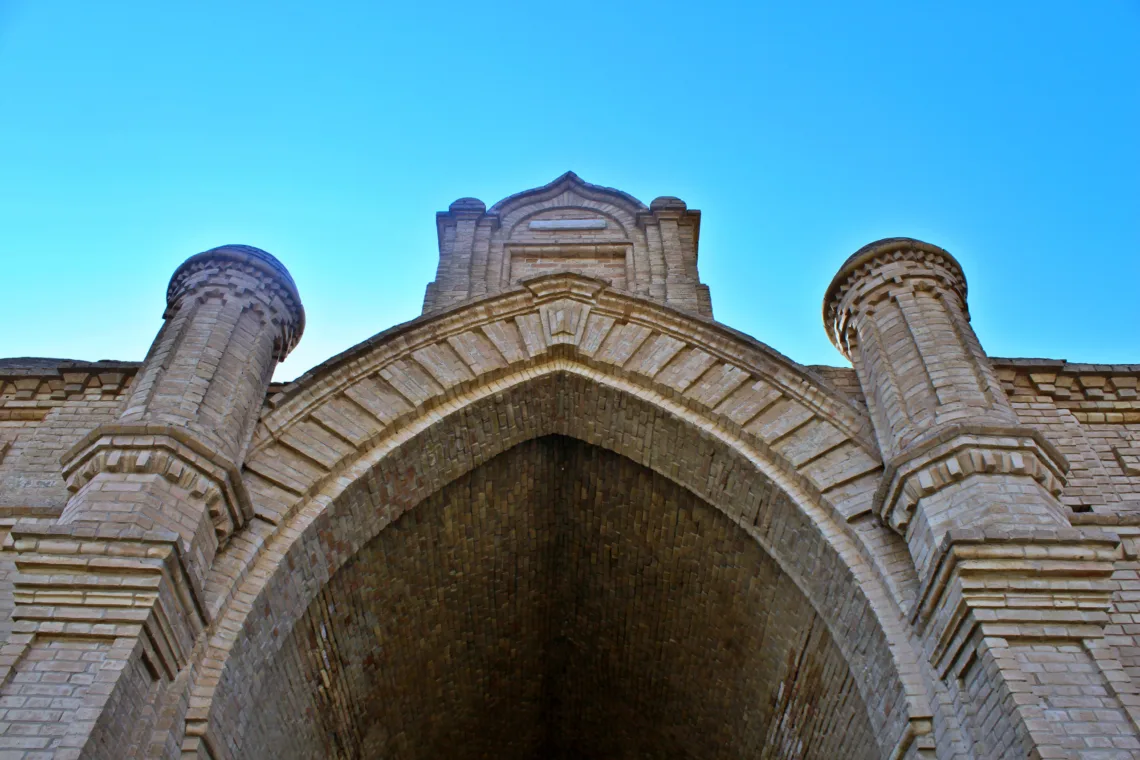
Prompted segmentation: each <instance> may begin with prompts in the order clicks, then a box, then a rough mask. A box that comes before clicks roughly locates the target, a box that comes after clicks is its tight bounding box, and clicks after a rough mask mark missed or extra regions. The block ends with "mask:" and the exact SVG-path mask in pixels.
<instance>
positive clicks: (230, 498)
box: [61, 245, 305, 580]
mask: <svg viewBox="0 0 1140 760" xmlns="http://www.w3.org/2000/svg"><path fill="white" fill-rule="evenodd" d="M166 296H167V308H166V312H165V314H164V315H163V316H164V318H165V320H166V322H165V324H164V325H163V327H162V329H161V330H160V331H159V333H158V336H157V337H156V338H155V340H154V343H153V344H152V346H151V349H150V352H149V354H148V355H147V357H146V360H145V361H144V362H143V366H142V367H141V368H140V370H139V372H138V374H137V376H136V377H135V380H134V382H133V384H132V387H131V392H130V395H129V397H128V399H127V403H126V406H125V407H124V409H123V411H122V413H121V414H120V415H119V418H118V420H117V421H116V422H115V423H112V424H108V425H102V426H100V427H99V428H97V429H96V430H94V431H92V432H91V433H90V434H88V435H87V436H86V437H85V438H84V439H83V440H81V441H80V442H79V443H78V444H77V445H76V446H75V447H73V448H72V450H71V451H69V452H68V454H66V455H65V456H64V476H65V477H66V479H67V484H68V488H69V489H70V490H71V491H72V492H73V495H72V497H71V499H70V500H69V502H68V504H67V507H66V508H65V509H64V512H63V515H62V516H61V522H65V523H69V522H93V523H100V524H108V523H118V524H129V525H135V526H137V527H139V528H142V529H144V530H154V529H166V530H170V531H173V532H175V533H177V534H178V536H179V537H180V539H181V541H182V545H183V550H184V552H185V553H186V555H187V559H188V562H189V564H190V566H191V567H192V575H194V576H195V577H196V579H197V580H200V579H201V578H202V577H204V573H205V572H206V570H208V568H209V565H210V563H211V562H212V560H213V557H214V555H215V554H216V552H217V550H218V548H219V546H220V545H222V544H224V543H225V541H226V540H227V539H228V538H229V536H230V535H232V534H233V532H234V531H236V530H237V529H238V528H240V527H241V526H242V525H243V524H244V523H245V522H246V520H248V519H249V518H250V517H251V516H252V507H251V506H250V503H249V498H248V496H247V495H246V493H245V489H244V486H243V485H242V480H241V476H240V468H241V465H242V461H243V459H244V456H245V450H246V447H247V446H248V444H249V441H250V438H251V437H252V435H253V430H254V426H255V425H256V424H257V419H258V415H259V413H260V410H261V406H262V403H263V402H264V400H265V394H266V391H267V389H268V386H269V381H270V378H271V377H272V375H273V370H274V368H275V367H276V366H277V363H278V362H280V361H281V360H282V359H284V358H285V356H286V355H287V354H288V353H289V352H290V351H291V350H292V349H293V347H294V346H295V345H296V344H297V341H298V340H299V339H300V337H301V332H302V330H303V329H304V325H305V312H304V310H303V308H302V307H301V299H300V297H299V296H298V294H297V287H296V285H295V284H294V283H293V278H292V277H290V276H289V273H288V271H286V269H285V267H284V266H282V265H281V263H280V262H279V261H277V259H275V258H273V257H272V256H270V255H269V254H268V253H266V252H265V251H262V250H259V249H257V248H252V247H250V246H244V245H227V246H222V247H220V248H214V249H212V250H209V251H206V252H204V253H199V254H197V255H196V256H192V257H190V258H189V259H187V260H186V262H185V263H183V264H182V266H180V267H178V269H177V270H176V271H175V273H174V276H173V278H171V281H170V286H169V288H168V289H167V294H166Z"/></svg>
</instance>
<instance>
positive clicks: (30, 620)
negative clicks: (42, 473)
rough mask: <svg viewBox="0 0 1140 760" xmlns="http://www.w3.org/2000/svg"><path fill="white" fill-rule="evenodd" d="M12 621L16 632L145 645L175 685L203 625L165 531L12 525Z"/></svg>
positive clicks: (174, 539)
mask: <svg viewBox="0 0 1140 760" xmlns="http://www.w3.org/2000/svg"><path fill="white" fill-rule="evenodd" d="M11 541H12V547H13V549H14V550H15V554H16V556H15V564H16V569H17V576H16V580H15V585H14V594H13V597H14V601H15V609H14V610H13V615H12V619H13V621H15V623H16V627H17V628H18V629H19V631H20V632H21V633H32V634H39V635H67V636H74V637H79V638H105V639H114V638H122V637H137V636H140V635H141V637H142V639H143V646H144V653H145V656H146V657H147V660H148V665H149V666H150V667H151V668H152V669H154V670H156V672H157V671H158V670H159V669H161V671H162V672H164V673H165V674H166V677H167V678H173V677H174V676H175V675H176V674H177V673H178V671H179V670H181V669H182V667H184V666H185V665H186V664H187V662H188V661H189V657H190V653H191V650H192V648H193V645H194V640H195V639H196V637H197V636H198V634H199V633H201V631H202V630H203V629H204V628H205V627H206V624H207V622H208V621H207V618H206V614H205V612H204V607H203V606H202V604H201V600H200V598H199V596H198V593H197V592H196V591H195V589H194V586H193V583H192V582H191V576H190V574H189V573H188V572H187V569H186V566H185V564H184V563H183V559H182V555H181V552H180V551H179V548H178V537H177V536H176V535H175V534H173V533H171V532H169V531H142V530H139V529H137V528H134V527H125V528H119V527H115V526H99V527H97V528H96V527H93V526H71V525H41V524H36V523H28V522H17V523H16V524H15V525H14V526H13V528H12V532H11Z"/></svg>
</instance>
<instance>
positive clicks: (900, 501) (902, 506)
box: [874, 425, 1068, 535]
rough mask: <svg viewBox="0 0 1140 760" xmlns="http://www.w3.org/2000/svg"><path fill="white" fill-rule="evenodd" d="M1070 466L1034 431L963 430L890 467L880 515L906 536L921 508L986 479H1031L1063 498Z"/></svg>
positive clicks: (878, 498)
mask: <svg viewBox="0 0 1140 760" xmlns="http://www.w3.org/2000/svg"><path fill="white" fill-rule="evenodd" d="M1067 470H1068V463H1067V462H1066V461H1065V458H1064V457H1063V456H1062V455H1061V454H1060V452H1058V451H1057V450H1056V448H1054V447H1053V446H1052V445H1051V444H1050V443H1049V442H1048V441H1047V440H1046V439H1045V438H1044V436H1042V435H1041V434H1040V433H1038V432H1036V431H1034V430H1031V429H1029V428H1001V427H984V426H980V425H959V426H954V427H950V428H947V429H944V430H942V431H940V432H939V433H938V434H937V435H935V436H932V437H931V438H930V439H929V440H927V441H924V442H922V443H921V444H919V445H917V446H915V447H914V448H913V449H911V450H909V451H908V452H907V453H906V454H904V455H901V456H900V457H898V458H897V459H896V460H895V461H893V462H891V463H889V464H888V465H887V466H886V468H885V469H884V471H883V478H882V480H881V481H880V484H879V488H878V490H877V491H876V492H875V501H874V505H875V506H874V509H875V513H876V514H877V515H879V516H880V517H881V518H882V519H883V521H884V522H886V523H887V524H888V525H890V526H891V527H892V528H894V529H895V530H896V531H898V532H899V533H900V534H902V535H906V532H907V528H908V527H909V526H910V522H911V520H912V519H913V517H914V512H915V509H916V508H917V506H918V504H919V502H920V501H921V500H922V499H923V498H925V497H927V496H931V495H933V494H935V493H937V492H938V491H940V490H941V489H943V488H944V487H946V486H948V485H950V484H951V483H957V482H959V481H962V480H965V479H966V478H968V477H970V476H971V475H977V474H980V473H985V474H990V475H1016V476H1027V477H1030V478H1032V479H1033V480H1035V481H1037V482H1038V483H1040V484H1041V486H1042V487H1043V488H1044V489H1045V490H1046V491H1048V492H1049V493H1051V494H1053V495H1054V496H1060V495H1061V491H1062V489H1063V488H1064V486H1065V472H1066V471H1067Z"/></svg>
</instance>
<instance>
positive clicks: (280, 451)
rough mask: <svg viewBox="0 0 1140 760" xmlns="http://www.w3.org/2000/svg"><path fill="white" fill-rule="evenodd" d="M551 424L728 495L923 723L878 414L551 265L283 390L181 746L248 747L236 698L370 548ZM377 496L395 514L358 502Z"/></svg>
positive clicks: (869, 693)
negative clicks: (881, 494)
mask: <svg viewBox="0 0 1140 760" xmlns="http://www.w3.org/2000/svg"><path fill="white" fill-rule="evenodd" d="M550 434H558V435H565V436H568V437H570V438H575V439H578V440H581V441H583V442H585V443H588V444H591V445H595V446H599V447H601V448H604V449H608V450H610V451H613V452H615V453H617V454H620V455H622V456H624V457H627V458H628V459H630V460H632V461H634V462H636V463H637V464H640V465H643V466H645V467H647V468H648V469H650V470H651V471H653V472H655V473H658V474H660V475H662V476H664V477H666V478H668V479H670V480H671V481H673V482H675V483H676V484H677V485H679V486H681V487H682V488H684V489H687V490H688V491H689V492H691V493H693V494H695V495H696V496H698V497H700V498H701V499H703V500H705V501H706V502H707V503H709V504H711V505H713V506H714V507H715V508H717V509H719V510H720V511H721V512H722V513H723V514H725V515H726V516H727V517H728V518H729V519H730V520H732V521H733V522H734V523H736V525H738V526H739V527H740V528H741V529H742V530H744V531H745V532H746V533H747V534H748V535H749V536H751V537H752V539H754V540H755V541H756V542H757V543H758V544H759V545H760V546H761V547H762V548H763V549H764V551H765V552H766V553H767V554H768V555H769V556H771V557H772V558H773V559H774V560H775V561H776V563H777V564H779V565H780V567H781V569H782V570H783V571H784V572H785V573H786V574H787V575H788V577H789V578H791V580H792V581H793V582H794V583H795V584H796V586H797V587H798V588H799V589H800V590H801V591H802V592H803V594H804V596H805V597H806V598H807V599H808V600H809V601H810V603H811V604H812V606H813V607H814V608H815V610H816V612H817V613H818V614H819V616H820V619H821V620H823V622H824V624H825V625H826V626H827V628H828V630H829V631H830V634H831V636H832V638H833V639H834V640H835V642H836V644H837V646H838V647H839V649H840V651H841V652H842V654H843V656H844V658H845V659H846V660H847V662H848V664H849V666H850V668H851V672H852V673H853V674H855V676H856V680H857V685H858V688H859V691H860V693H861V694H862V697H863V700H864V702H865V704H866V705H867V709H868V718H869V720H870V721H871V724H872V726H873V727H874V729H875V732H876V734H877V736H878V737H879V738H880V740H881V742H882V747H881V748H882V749H883V751H884V753H885V754H889V753H901V752H902V751H903V750H905V749H906V748H907V747H909V746H911V745H912V744H913V742H914V740H915V738H916V737H920V736H923V735H924V734H926V733H928V732H929V730H930V710H929V705H928V700H927V697H926V695H925V691H924V687H923V686H922V684H921V681H920V680H919V679H918V677H917V674H916V673H915V672H913V665H912V664H911V663H913V662H915V661H917V657H916V656H915V655H914V653H913V652H912V651H911V649H910V646H911V645H910V643H909V641H908V639H907V637H906V635H905V634H904V632H903V620H902V613H901V609H902V607H903V606H904V605H906V604H908V603H909V600H910V599H911V598H912V595H913V579H912V578H907V577H905V576H900V574H899V573H898V572H897V571H896V570H894V569H893V568H892V567H891V566H890V562H891V558H892V556H894V553H895V552H896V551H897V549H898V547H897V546H896V545H895V543H897V537H895V536H894V534H893V533H891V532H890V531H888V530H886V529H884V528H882V526H879V525H878V523H877V522H876V521H874V520H873V519H869V518H870V513H869V504H870V498H871V492H872V489H873V487H874V484H875V481H876V479H877V475H878V473H879V472H880V468H881V464H880V462H879V461H878V457H877V454H876V452H875V449H874V445H873V443H872V439H871V435H870V425H869V422H868V420H867V418H866V414H865V412H864V411H862V410H861V409H859V408H858V407H856V406H854V405H853V404H851V403H850V402H849V401H848V400H847V399H846V398H845V397H843V396H842V394H840V393H839V392H838V391H836V390H834V389H832V388H830V387H829V386H828V385H827V384H826V383H824V382H823V381H822V380H820V379H819V378H817V377H815V376H813V375H812V374H811V373H809V372H808V371H806V370H805V369H803V368H802V367H799V366H798V365H796V364H794V363H793V362H791V361H790V360H788V359H786V358H784V357H782V356H780V355H779V354H777V353H776V352H774V351H772V350H771V349H769V348H767V347H766V346H763V345H761V344H759V343H757V342H755V341H753V340H751V339H749V338H746V337H745V336H742V335H740V334H739V333H735V332H733V331H731V330H728V329H726V328H723V327H721V326H719V325H717V324H716V323H713V322H712V321H711V320H704V319H701V318H697V317H693V316H691V315H686V314H682V313H680V312H677V311H675V310H672V309H669V308H667V307H664V306H661V305H659V304H655V303H652V302H650V301H645V300H642V299H638V298H635V297H633V296H631V295H629V294H625V293H620V292H616V291H612V290H610V289H608V288H606V287H604V285H603V284H602V283H600V282H598V281H595V280H590V279H588V278H584V277H580V276H575V275H554V276H550V277H544V278H538V279H535V280H531V281H528V282H527V283H526V284H525V287H524V288H519V289H517V290H514V291H511V292H508V293H506V294H502V295H499V296H495V297H491V298H487V299H483V300H481V301H474V302H471V303H469V304H467V305H465V306H462V307H460V308H458V309H455V310H453V311H451V312H448V313H445V314H442V315H439V316H436V317H430V318H421V319H420V320H416V321H413V322H411V323H408V324H406V325H403V326H400V327H397V328H394V329H392V330H389V331H387V332H385V333H381V334H380V335H378V336H376V337H375V338H373V339H371V340H369V341H366V342H365V343H363V344H361V345H360V346H357V347H356V348H354V349H351V350H350V351H348V352H346V353H344V354H342V355H340V356H338V357H335V358H334V359H332V360H330V361H329V362H327V363H326V364H324V365H322V366H321V367H318V368H317V369H315V370H313V371H312V372H310V373H308V374H307V375H305V376H304V377H302V378H300V379H299V380H298V381H297V382H296V383H294V384H292V385H291V386H290V387H289V388H287V389H286V390H285V391H283V392H282V393H280V394H278V395H277V396H275V397H274V398H273V399H272V409H271V411H270V412H268V413H267V414H266V415H265V416H264V417H263V419H262V421H261V423H260V424H259V427H258V431H257V433H256V434H255V436H254V440H253V443H252V445H251V449H250V454H249V456H248V457H247V463H246V471H245V480H246V485H247V487H248V489H249V492H250V494H251V499H252V501H253V503H254V510H255V512H256V514H257V516H258V517H259V518H260V519H259V520H256V521H254V523H253V524H251V526H250V527H249V528H248V529H247V530H246V531H245V532H244V533H243V534H239V536H238V537H236V538H235V540H234V541H232V542H231V544H230V546H229V547H228V549H227V551H226V553H225V554H224V555H223V556H222V557H220V559H219V562H218V565H217V566H216V568H215V574H214V578H215V581H214V582H212V583H210V584H209V586H208V588H207V597H208V599H207V602H208V605H209V606H210V608H211V611H212V613H213V614H214V615H215V616H216V623H215V629H214V634H213V636H212V637H211V640H210V644H209V646H208V647H206V648H204V649H203V651H202V653H201V657H200V659H199V665H198V668H197V669H196V671H195V673H196V680H195V683H194V684H193V686H192V689H191V699H190V705H191V707H190V711H189V713H188V715H187V739H186V743H184V749H186V750H187V751H196V750H195V748H196V746H197V744H196V743H197V742H199V741H202V740H203V737H207V736H210V737H213V738H212V740H211V744H212V746H213V748H214V749H213V751H214V752H215V754H218V755H220V756H228V755H230V754H231V753H232V752H233V751H235V750H236V747H233V748H231V751H230V752H227V751H226V750H225V746H226V737H230V738H231V739H233V738H234V737H235V736H236V735H237V734H235V731H238V727H236V726H234V725H232V720H233V717H234V716H232V715H231V714H229V713H228V712H227V706H228V705H230V704H236V703H238V702H235V701H233V700H239V699H240V698H241V695H242V690H243V689H248V688H250V687H249V686H248V682H249V680H250V676H251V674H252V673H256V672H257V667H258V663H259V661H261V662H263V660H264V658H265V657H267V656H271V653H272V652H273V651H274V648H275V647H277V646H280V638H281V635H282V631H288V630H290V629H291V627H292V624H293V623H294V622H295V621H296V620H297V619H299V617H300V615H301V614H302V613H303V612H304V610H305V609H306V608H307V606H308V604H309V602H310V601H311V600H312V599H313V597H314V596H315V595H316V594H317V593H318V592H319V590H320V588H321V587H322V586H323V585H324V584H326V583H327V582H328V581H329V579H330V578H331V577H332V576H333V575H334V574H335V573H336V572H337V570H338V569H339V568H340V567H341V566H343V565H344V563H345V562H347V561H348V560H349V559H350V558H351V557H352V556H354V555H355V554H356V552H358V551H359V550H360V548H361V547H362V546H364V545H365V544H366V543H367V542H368V541H369V540H371V539H372V538H373V537H375V536H376V535H378V534H379V532H380V531H382V530H384V528H385V527H386V526H388V525H390V524H391V523H392V522H393V521H394V520H395V519H396V518H398V517H399V515H401V514H404V513H405V512H407V511H408V510H411V509H414V508H415V506H416V505H417V504H419V503H421V502H422V501H423V500H424V499H425V498H427V497H428V496H430V495H431V494H433V493H436V492H438V491H440V489H442V488H443V487H445V486H446V485H447V484H448V483H450V482H452V481H454V480H455V479H456V478H458V477H460V476H462V475H464V474H465V473H467V472H471V471H472V470H473V469H475V468H476V467H478V466H479V465H480V464H482V463H484V462H487V461H488V460H490V459H491V458H493V457H494V456H496V455H498V454H500V453H502V452H504V451H507V450H508V449H510V448H511V447H513V446H515V445H517V444H519V443H521V442H523V441H527V440H531V439H534V438H536V437H539V436H543V435H550ZM361 489H364V490H365V491H371V492H372V493H373V494H374V496H375V498H376V499H378V500H379V502H378V503H383V504H384V505H385V507H384V509H382V510H379V511H377V510H371V509H365V508H363V507H362V506H361V501H360V500H359V499H354V498H353V496H352V494H354V493H361V492H362V491H361ZM234 578H237V579H238V580H237V581H236V582H233V580H232V579H234ZM227 579H229V580H227ZM268 621H273V622H272V624H270V623H269V622H268ZM259 658H262V659H261V660H259ZM248 697H249V695H248V694H246V695H245V698H247V699H248Z"/></svg>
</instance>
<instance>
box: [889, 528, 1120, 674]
mask: <svg viewBox="0 0 1140 760" xmlns="http://www.w3.org/2000/svg"><path fill="white" fill-rule="evenodd" d="M1119 557H1120V540H1119V538H1118V537H1116V536H1114V535H1111V534H1108V533H1105V532H1103V531H1099V530H1095V529H1082V530H1078V529H1071V528H1059V529H1039V528H1038V529H1032V530H1025V531H1013V532H1011V531H1000V532H992V531H991V532H987V531H982V530H953V531H950V533H948V534H947V536H946V538H945V539H944V540H943V543H942V545H941V547H940V549H939V554H938V558H937V559H936V561H935V563H934V565H933V567H932V570H931V572H930V573H928V574H927V577H926V579H925V581H924V582H923V584H922V587H921V589H920V593H919V598H918V603H917V604H916V605H915V607H914V609H913V610H912V613H911V622H912V623H913V624H915V625H916V626H917V628H918V630H919V632H920V633H922V634H923V635H924V636H926V637H927V639H928V640H930V641H931V642H932V656H931V663H932V664H933V665H934V666H935V668H936V669H937V670H938V672H939V675H940V676H945V675H946V673H947V672H948V671H949V670H950V668H951V667H952V666H953V665H954V663H955V661H956V660H958V656H959V653H960V652H961V651H962V650H963V648H964V647H966V646H967V643H968V642H969V640H970V639H971V637H972V635H973V633H974V631H975V630H976V629H978V628H981V629H982V633H983V635H986V636H999V637H1002V638H1005V639H1011V638H1026V639H1034V640H1047V639H1056V640H1072V641H1077V640H1082V639H1095V638H1100V637H1101V636H1103V628H1104V625H1105V624H1106V623H1107V622H1108V611H1109V609H1110V608H1111V606H1112V592H1113V585H1112V583H1111V578H1112V574H1113V571H1114V564H1113V563H1114V562H1115V561H1116V560H1118V559H1119Z"/></svg>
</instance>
